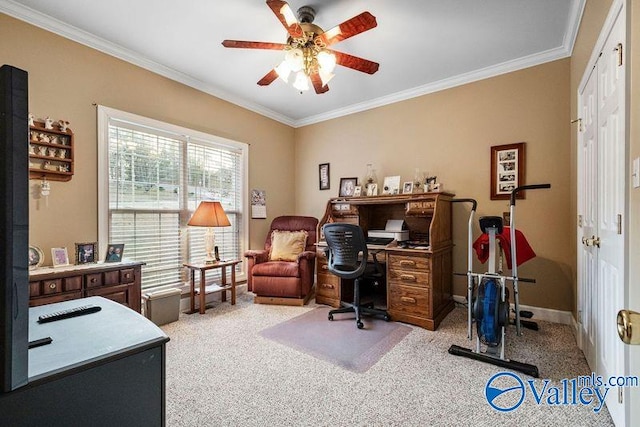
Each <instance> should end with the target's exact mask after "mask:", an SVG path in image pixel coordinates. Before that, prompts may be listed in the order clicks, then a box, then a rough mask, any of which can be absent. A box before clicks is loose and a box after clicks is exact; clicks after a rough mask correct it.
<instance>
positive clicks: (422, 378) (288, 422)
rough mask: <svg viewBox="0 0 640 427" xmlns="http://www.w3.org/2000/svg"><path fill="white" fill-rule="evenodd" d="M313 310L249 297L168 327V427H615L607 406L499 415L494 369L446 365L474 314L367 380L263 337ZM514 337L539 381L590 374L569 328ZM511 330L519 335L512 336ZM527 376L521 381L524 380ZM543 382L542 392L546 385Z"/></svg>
mask: <svg viewBox="0 0 640 427" xmlns="http://www.w3.org/2000/svg"><path fill="white" fill-rule="evenodd" d="M315 307H317V306H316V305H315V304H313V303H312V304H310V305H308V306H305V307H284V306H269V305H256V304H253V303H252V299H251V295H249V294H244V295H240V296H239V297H238V303H237V304H236V305H235V306H231V305H230V304H228V303H217V304H216V305H215V306H214V308H211V309H209V310H207V312H206V314H204V315H199V314H195V315H181V316H180V320H179V321H178V322H174V323H171V324H169V325H165V326H163V327H162V328H163V330H164V331H165V332H166V333H167V334H168V335H169V337H170V338H171V341H170V342H169V343H168V344H167V366H166V385H167V425H168V426H210V425H211V426H213V425H221V426H264V425H269V426H347V425H348V426H382V425H385V426H387V425H389V426H496V425H519V426H609V425H612V423H611V419H610V417H609V414H608V412H607V411H606V408H605V409H604V410H603V411H602V412H600V413H598V414H596V413H594V412H593V410H592V408H591V407H589V406H582V405H571V406H550V405H537V404H536V403H535V401H534V399H533V397H531V396H530V395H527V397H526V399H525V400H524V402H523V403H522V405H521V406H520V407H519V408H518V409H516V410H515V411H513V412H510V413H500V412H497V411H496V410H494V409H493V408H491V407H490V406H489V405H488V403H487V401H486V398H485V395H484V392H485V386H486V384H487V381H488V380H489V378H491V377H492V376H493V375H494V374H496V373H498V372H501V371H503V369H501V368H498V367H496V366H493V365H488V364H485V363H481V362H477V361H473V360H469V359H465V358H461V357H456V356H452V355H449V354H448V353H447V349H448V348H449V346H450V345H451V344H458V345H461V346H469V344H468V342H467V340H466V318H465V316H466V310H465V309H462V308H457V309H456V310H454V312H452V313H451V314H450V315H449V316H448V317H447V318H446V319H445V320H444V321H443V322H442V324H441V325H440V328H439V329H438V330H437V331H435V332H431V331H427V330H425V329H422V328H419V327H414V326H410V325H408V326H407V327H409V328H411V332H410V333H409V334H408V335H406V336H405V337H404V338H403V339H402V340H401V341H400V342H399V343H398V344H396V345H395V346H393V348H391V349H390V350H389V351H388V352H387V353H386V354H384V355H383V356H382V357H381V358H380V360H379V361H378V362H377V363H375V364H374V365H373V366H372V367H371V368H370V369H368V370H367V371H366V372H363V373H355V372H351V371H349V370H346V369H344V368H342V367H340V366H337V365H335V364H333V363H330V362H326V361H324V360H320V359H318V358H316V357H314V356H311V355H309V354H305V353H302V352H300V351H298V350H295V349H293V348H290V347H288V346H284V345H281V344H279V343H276V342H274V341H272V340H270V339H267V338H264V337H263V336H261V335H260V332H261V331H263V330H265V329H267V328H270V327H272V326H274V325H277V324H280V323H282V322H285V321H287V320H290V319H292V318H294V317H296V316H299V315H301V314H304V313H306V312H308V311H310V310H313V309H314V308H315ZM540 325H541V328H540V331H538V332H534V331H525V336H523V337H520V338H517V337H515V336H514V335H515V334H513V333H512V334H510V336H509V338H511V339H509V341H508V347H507V354H508V355H509V356H511V357H512V358H513V359H515V360H519V361H521V362H527V363H534V364H537V366H538V368H539V369H540V380H539V381H542V380H543V379H549V380H550V385H556V386H558V387H559V386H560V380H561V379H563V378H575V377H576V376H577V375H589V374H590V373H591V372H590V370H589V369H588V367H587V365H586V361H585V359H584V357H583V356H582V353H581V352H580V351H579V350H578V348H577V347H576V345H575V339H574V338H573V335H572V332H571V328H570V327H569V326H566V325H558V324H552V323H546V322H540ZM510 332H513V331H511V330H510ZM527 378H528V377H526V376H523V380H525V381H526V379H527ZM539 384H542V383H539Z"/></svg>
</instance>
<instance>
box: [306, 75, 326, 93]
mask: <svg viewBox="0 0 640 427" xmlns="http://www.w3.org/2000/svg"><path fill="white" fill-rule="evenodd" d="M310 78H311V83H313V88H314V89H315V91H316V93H317V94H318V95H320V94H321V93H325V92H328V91H329V86H328V85H324V86H323V85H322V79H321V78H320V74H318V73H312V74H311V76H310Z"/></svg>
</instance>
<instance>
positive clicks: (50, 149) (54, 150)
mask: <svg viewBox="0 0 640 427" xmlns="http://www.w3.org/2000/svg"><path fill="white" fill-rule="evenodd" d="M48 151H49V153H48V154H49V157H55V156H56V154H58V150H56V149H55V148H49V150H48Z"/></svg>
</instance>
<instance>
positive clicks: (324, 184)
mask: <svg viewBox="0 0 640 427" xmlns="http://www.w3.org/2000/svg"><path fill="white" fill-rule="evenodd" d="M318 179H319V182H320V190H328V189H329V188H330V187H331V180H330V176H329V163H321V164H320V165H319V166H318Z"/></svg>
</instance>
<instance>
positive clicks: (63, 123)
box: [58, 120, 69, 132]
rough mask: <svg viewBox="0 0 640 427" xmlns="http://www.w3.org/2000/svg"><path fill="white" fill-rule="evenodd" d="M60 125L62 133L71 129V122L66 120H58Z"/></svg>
mask: <svg viewBox="0 0 640 427" xmlns="http://www.w3.org/2000/svg"><path fill="white" fill-rule="evenodd" d="M58 124H59V125H60V130H61V131H62V132H66V131H67V128H68V127H69V122H67V121H65V120H58Z"/></svg>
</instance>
